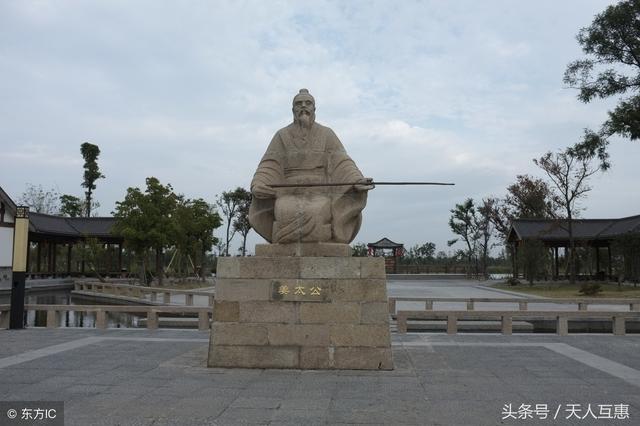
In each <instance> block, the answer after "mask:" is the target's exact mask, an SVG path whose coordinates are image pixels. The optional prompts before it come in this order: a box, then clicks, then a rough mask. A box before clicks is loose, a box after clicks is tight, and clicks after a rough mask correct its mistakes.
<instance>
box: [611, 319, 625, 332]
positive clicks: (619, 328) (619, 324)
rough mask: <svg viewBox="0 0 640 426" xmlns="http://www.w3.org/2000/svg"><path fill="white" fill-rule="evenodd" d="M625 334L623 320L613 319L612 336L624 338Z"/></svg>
mask: <svg viewBox="0 0 640 426" xmlns="http://www.w3.org/2000/svg"><path fill="white" fill-rule="evenodd" d="M626 333H627V330H626V324H625V318H624V317H613V334H614V335H616V336H624V335H625V334H626Z"/></svg>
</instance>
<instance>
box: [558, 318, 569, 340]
mask: <svg viewBox="0 0 640 426" xmlns="http://www.w3.org/2000/svg"><path fill="white" fill-rule="evenodd" d="M556 334H557V335H558V336H566V335H567V334H569V321H568V319H567V317H561V316H559V317H558V325H557V326H556Z"/></svg>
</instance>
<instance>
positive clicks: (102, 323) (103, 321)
mask: <svg viewBox="0 0 640 426" xmlns="http://www.w3.org/2000/svg"><path fill="white" fill-rule="evenodd" d="M96 328H97V329H99V330H106V329H107V312H106V311H103V310H102V309H99V310H97V311H96Z"/></svg>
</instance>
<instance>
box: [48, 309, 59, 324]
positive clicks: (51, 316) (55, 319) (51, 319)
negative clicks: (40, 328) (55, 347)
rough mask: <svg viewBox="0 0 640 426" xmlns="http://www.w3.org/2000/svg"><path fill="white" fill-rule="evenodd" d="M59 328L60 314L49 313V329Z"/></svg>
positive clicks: (55, 312)
mask: <svg viewBox="0 0 640 426" xmlns="http://www.w3.org/2000/svg"><path fill="white" fill-rule="evenodd" d="M57 326H58V312H57V311H47V328H56V327H57Z"/></svg>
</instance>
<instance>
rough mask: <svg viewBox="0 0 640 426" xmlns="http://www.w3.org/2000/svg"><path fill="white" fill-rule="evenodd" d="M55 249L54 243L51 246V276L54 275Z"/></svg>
mask: <svg viewBox="0 0 640 426" xmlns="http://www.w3.org/2000/svg"><path fill="white" fill-rule="evenodd" d="M57 248H58V245H57V244H56V243H53V244H51V266H52V268H51V272H53V275H54V276H55V275H56V266H57V265H56V260H57V259H56V257H57V251H58V250H57Z"/></svg>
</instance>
